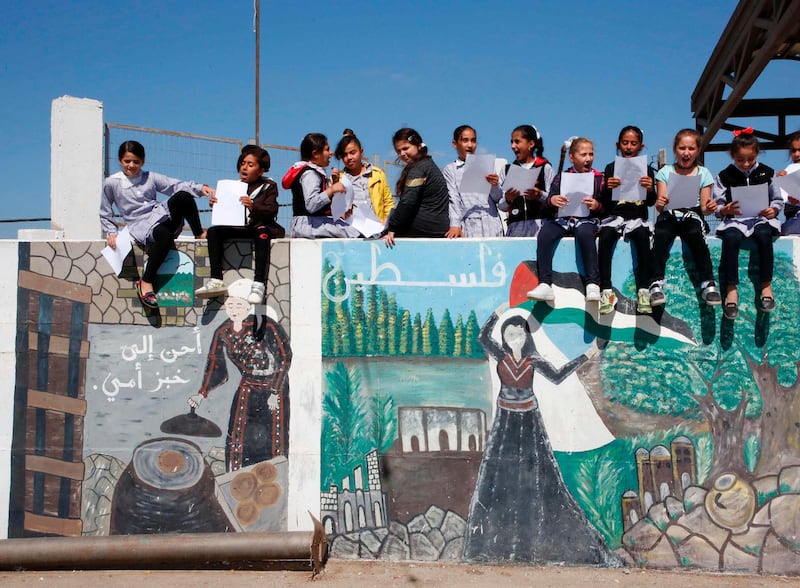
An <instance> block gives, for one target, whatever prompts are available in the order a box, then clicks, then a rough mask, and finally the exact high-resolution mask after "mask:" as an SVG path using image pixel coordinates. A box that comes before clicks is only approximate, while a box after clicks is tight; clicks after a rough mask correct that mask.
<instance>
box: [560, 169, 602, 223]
mask: <svg viewBox="0 0 800 588" xmlns="http://www.w3.org/2000/svg"><path fill="white" fill-rule="evenodd" d="M593 193H594V174H593V173H592V172H587V173H583V174H570V173H563V174H561V195H562V196H566V197H567V198H569V202H568V203H567V204H566V205H565V206H562V207H561V208H559V209H558V216H559V217H564V216H577V217H586V216H589V208H588V207H587V206H586V205H585V204H584V203H583V202H582V200H583V199H584V198H590V197H591V196H592V194H593Z"/></svg>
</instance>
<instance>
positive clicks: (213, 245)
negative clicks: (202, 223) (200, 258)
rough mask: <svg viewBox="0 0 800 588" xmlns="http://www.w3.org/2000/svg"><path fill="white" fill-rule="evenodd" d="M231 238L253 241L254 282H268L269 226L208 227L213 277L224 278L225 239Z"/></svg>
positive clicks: (209, 255)
mask: <svg viewBox="0 0 800 588" xmlns="http://www.w3.org/2000/svg"><path fill="white" fill-rule="evenodd" d="M231 239H242V240H245V239H247V240H250V241H252V242H253V257H255V262H256V267H255V271H254V274H253V281H254V282H262V283H264V284H266V283H267V276H268V275H269V245H270V243H269V241H270V234H269V227H231V226H225V225H220V226H216V227H211V228H210V229H208V257H209V261H210V262H211V277H212V278H217V279H219V280H221V279H222V254H223V252H224V250H225V241H228V240H231Z"/></svg>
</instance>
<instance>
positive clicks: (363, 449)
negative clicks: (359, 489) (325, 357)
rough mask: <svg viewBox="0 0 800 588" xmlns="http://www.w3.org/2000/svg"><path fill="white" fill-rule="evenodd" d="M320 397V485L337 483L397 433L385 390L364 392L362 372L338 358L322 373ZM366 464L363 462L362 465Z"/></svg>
mask: <svg viewBox="0 0 800 588" xmlns="http://www.w3.org/2000/svg"><path fill="white" fill-rule="evenodd" d="M325 383H326V390H325V396H324V398H323V400H322V405H323V420H322V463H323V464H324V466H323V468H322V480H321V483H322V489H323V490H327V489H328V488H329V487H330V485H331V484H337V485H338V484H340V483H341V481H342V479H343V478H346V477H348V476H350V475H351V474H352V472H353V468H355V467H356V466H358V465H360V464H363V462H364V456H365V455H366V454H367V453H369V452H370V451H372V450H373V449H377V450H378V453H384V452H385V451H386V450H387V449H388V448H389V446H390V445H391V444H392V442H393V441H394V439H395V437H396V435H397V410H396V407H395V403H394V398H392V396H390V395H388V394H383V393H378V394H373V395H368V394H365V393H364V391H362V389H361V374H360V372H359V371H358V370H357V369H355V368H351V369H348V368H347V367H346V366H345V365H344V364H343V363H341V362H337V363H336V364H335V365H334V366H333V368H332V369H331V370H329V371H328V372H326V374H325ZM365 467H366V465H365Z"/></svg>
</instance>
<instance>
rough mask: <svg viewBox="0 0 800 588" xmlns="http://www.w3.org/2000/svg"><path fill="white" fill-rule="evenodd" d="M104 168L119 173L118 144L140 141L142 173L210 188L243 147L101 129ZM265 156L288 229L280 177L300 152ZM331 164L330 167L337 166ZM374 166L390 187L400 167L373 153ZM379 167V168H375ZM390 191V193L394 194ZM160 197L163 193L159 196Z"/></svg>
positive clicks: (204, 210) (172, 134)
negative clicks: (144, 156) (143, 153)
mask: <svg viewBox="0 0 800 588" xmlns="http://www.w3.org/2000/svg"><path fill="white" fill-rule="evenodd" d="M105 135H106V136H105V158H104V161H105V170H104V172H105V173H104V175H105V177H108V176H109V175H111V174H113V173H115V172H116V171H117V170H118V169H119V165H118V163H117V155H118V150H119V146H120V145H121V144H122V143H123V142H125V141H129V140H134V141H139V142H140V143H141V144H142V145H144V147H145V151H146V153H147V165H146V169H148V170H152V171H155V172H158V173H161V174H164V175H166V176H169V177H172V178H178V179H181V180H193V181H195V182H201V183H203V184H208V185H209V186H215V185H216V183H217V181H219V180H221V179H230V178H236V177H237V176H238V173H237V171H236V160H237V159H238V157H239V153H240V152H241V149H242V142H241V141H239V140H237V139H226V138H221V137H208V136H204V135H195V134H191V133H180V132H176V131H166V130H163V129H150V128H146V127H137V126H132V125H125V124H119V123H106V125H105ZM262 147H264V148H265V149H266V150H267V151H268V152H269V154H270V160H271V165H270V171H269V173H268V174H267V175H268V176H269V177H271V178H272V179H273V180H275V182H276V183H277V184H278V194H279V196H278V202H279V204H280V209H279V211H278V223H279V224H281V225H282V226H283V227H284V228H285V229H286V231H287V233H288V231H289V228H290V226H291V222H292V193H291V191H290V190H284V189H283V187H282V186H281V178H282V177H283V174H285V173H286V171H287V170H288V169H289V168H290V167H291V166H292V164H293V163H295V162H296V161H297V160H299V159H300V149H299V148H297V147H291V146H288V145H271V144H264V145H262ZM336 163H338V162H336V161H333V162H332V163H331V165H332V166H335V165H336ZM372 163H373V165H377V166H379V167H382V168H383V170H384V171H385V172H386V176H387V179H388V181H389V185H390V186H391V187H392V188H394V185H395V183H396V181H397V178H398V177H399V176H400V171H401V170H402V165H401V164H398V163H397V162H396V161H390V160H384V161H383V162H381V161H380V157H379V156H378V155H374V156H373V157H372ZM379 164H380V165H379ZM393 191H394V190H393ZM161 197H164V196H163V195H162V196H160V198H161ZM198 207H199V208H200V218H201V221H202V222H203V226H206V227H207V226H209V225H210V223H211V210H210V207H209V206H208V203H207V201H200V202H198Z"/></svg>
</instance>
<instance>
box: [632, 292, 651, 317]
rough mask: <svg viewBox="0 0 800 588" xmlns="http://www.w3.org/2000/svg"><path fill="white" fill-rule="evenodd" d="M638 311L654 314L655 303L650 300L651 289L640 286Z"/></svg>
mask: <svg viewBox="0 0 800 588" xmlns="http://www.w3.org/2000/svg"><path fill="white" fill-rule="evenodd" d="M636 312H638V313H641V314H653V305H652V303H651V302H650V290H648V289H647V288H639V292H638V293H637V295H636Z"/></svg>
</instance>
